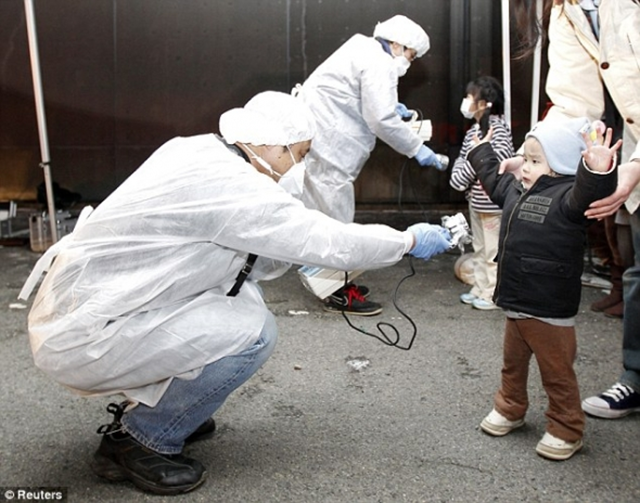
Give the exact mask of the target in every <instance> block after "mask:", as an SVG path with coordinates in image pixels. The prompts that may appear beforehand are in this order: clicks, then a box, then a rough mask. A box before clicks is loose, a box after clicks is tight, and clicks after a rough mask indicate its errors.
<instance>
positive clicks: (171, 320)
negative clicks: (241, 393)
mask: <svg viewBox="0 0 640 503" xmlns="http://www.w3.org/2000/svg"><path fill="white" fill-rule="evenodd" d="M312 130H313V121H312V119H311V118H310V115H309V112H308V109H307V108H306V107H305V106H304V104H303V103H302V102H301V101H300V100H297V99H295V98H293V97H291V96H289V95H287V94H283V93H276V92H265V93H261V94H259V95H257V96H255V97H254V98H253V99H252V100H250V101H249V102H248V103H247V105H246V106H245V107H244V108H237V109H233V110H230V111H228V112H226V113H225V114H223V115H222V116H221V118H220V132H221V134H222V135H223V136H224V139H223V138H221V137H218V136H216V135H214V134H205V135H200V136H194V137H188V138H175V139H173V140H171V141H169V142H167V143H166V144H165V145H163V146H162V147H160V148H159V149H158V150H157V151H156V152H155V153H154V154H153V155H152V156H151V157H150V158H149V159H148V160H147V161H146V162H145V163H144V164H143V165H142V166H141V167H140V168H139V169H138V170H137V171H136V172H135V173H133V174H132V175H131V176H130V177H129V178H128V179H127V180H126V181H125V182H124V183H123V184H122V185H121V186H120V187H119V188H118V189H117V190H116V191H115V192H114V193H113V194H111V195H110V196H109V197H108V198H107V199H106V200H105V201H104V202H103V203H102V204H100V205H99V206H98V207H97V208H96V209H95V210H94V211H93V212H92V213H90V215H89V216H86V213H85V214H84V215H82V216H81V219H80V220H79V222H78V224H77V226H76V229H75V230H74V232H73V233H72V234H70V235H68V236H65V237H64V238H63V239H62V240H60V241H59V242H58V243H57V244H56V245H54V246H53V247H51V248H50V249H49V250H48V251H47V253H45V255H44V256H43V257H42V258H41V259H40V261H39V262H38V264H37V265H36V268H35V269H34V272H33V273H32V275H31V276H30V278H29V280H28V281H27V283H26V285H25V287H24V288H23V291H22V292H21V293H20V296H21V298H27V297H28V296H29V293H30V290H31V289H32V288H33V285H34V284H35V281H37V278H38V277H39V275H40V273H41V272H42V271H44V270H46V269H47V268H48V267H49V266H51V267H50V270H49V271H48V273H47V275H46V276H45V278H44V280H43V283H42V285H41V287H40V289H39V291H38V293H37V296H36V298H35V300H34V303H33V307H32V309H31V312H30V314H29V336H30V342H31V348H32V351H33V355H34V360H35V363H36V365H37V366H38V367H40V368H41V369H42V370H43V371H45V372H46V373H47V374H49V375H50V376H51V377H52V378H53V379H55V380H56V381H58V382H59V383H61V384H63V385H65V386H67V387H69V388H70V389H72V390H74V391H76V392H77V393H80V394H83V395H111V394H117V393H118V394H123V395H124V396H125V397H126V401H125V402H123V403H121V404H119V405H117V404H111V405H110V406H109V408H108V410H109V411H110V412H112V413H114V416H115V418H114V421H113V422H112V423H111V424H109V425H105V426H103V427H101V428H100V430H99V432H100V433H103V434H104V435H103V437H102V441H101V444H100V447H99V448H98V450H97V452H96V454H95V456H94V461H93V465H92V467H93V469H94V471H95V472H96V473H97V474H98V475H100V476H101V477H104V478H106V479H109V480H113V481H121V480H130V481H132V482H133V483H134V484H136V485H137V486H139V487H140V488H142V489H144V490H147V491H151V492H154V493H160V494H177V493H181V492H186V491H189V490H191V489H193V488H195V487H197V486H198V485H200V484H201V483H202V482H203V481H204V479H205V475H206V472H205V468H204V467H203V465H202V464H201V463H199V462H198V461H196V460H194V459H190V458H188V457H186V456H184V455H183V454H182V449H183V447H184V445H185V442H191V441H193V440H198V439H202V438H203V437H205V436H207V435H211V434H212V433H213V430H214V429H215V422H214V420H213V419H212V418H211V416H212V414H213V413H214V412H216V410H218V408H219V407H220V406H221V405H222V404H223V403H224V401H225V400H226V398H227V397H228V396H229V394H230V393H231V392H232V391H233V390H235V389H236V388H237V387H238V386H240V385H241V384H242V383H243V382H245V381H246V380H247V379H248V378H249V377H251V375H253V374H254V373H255V372H256V371H257V370H258V368H259V367H260V366H261V365H262V364H263V363H264V362H265V361H266V360H267V358H268V357H269V356H270V355H271V353H272V351H273V349H274V346H275V342H276V335H277V329H276V325H275V319H274V317H273V315H272V314H271V313H270V312H269V310H268V309H267V307H266V305H265V303H264V301H263V299H262V295H261V290H260V288H259V287H258V286H257V283H256V281H258V280H266V279H272V278H275V277H278V276H280V275H282V274H283V273H284V272H285V271H286V270H287V268H288V267H289V265H290V264H289V263H291V262H295V263H299V264H312V265H318V266H323V267H333V268H337V269H351V268H355V267H365V268H377V267H384V266H389V265H392V264H394V263H396V262H397V261H399V260H400V259H401V258H402V256H403V255H404V254H405V253H411V254H412V255H414V256H417V257H420V258H424V259H427V258H429V257H431V256H432V255H433V254H435V253H440V252H443V251H444V250H446V249H447V248H448V246H449V241H448V239H449V235H448V231H446V230H445V229H443V228H442V227H439V226H434V225H429V224H415V225H413V226H411V227H410V228H409V229H407V231H405V232H400V231H397V230H394V229H392V228H390V227H386V226H382V225H356V224H344V223H342V222H339V221H336V220H333V219H331V218H330V217H328V216H326V215H323V214H322V213H320V212H317V211H311V210H307V209H305V208H304V206H303V204H302V203H301V202H300V201H299V200H296V199H295V198H294V197H292V195H291V194H290V193H288V192H292V193H295V192H297V191H298V190H299V189H300V188H301V187H302V185H301V182H302V179H301V176H300V175H304V166H303V165H302V164H301V163H302V161H303V158H304V157H305V155H306V154H307V152H308V150H309V145H310V140H311V138H312V133H313V131H312ZM225 140H226V141H225ZM252 254H259V255H260V257H259V258H258V259H257V261H255V265H254V266H253V270H251V264H252V263H253V262H254V260H255V255H252ZM54 257H55V262H53V264H52V265H51V261H52V260H53V258H54ZM247 264H248V266H247ZM249 272H250V274H249ZM245 280H246V281H245Z"/></svg>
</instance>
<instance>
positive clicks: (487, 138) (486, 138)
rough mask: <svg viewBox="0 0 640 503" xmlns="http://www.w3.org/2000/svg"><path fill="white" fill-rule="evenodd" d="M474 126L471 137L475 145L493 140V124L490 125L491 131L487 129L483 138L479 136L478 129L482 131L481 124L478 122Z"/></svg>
mask: <svg viewBox="0 0 640 503" xmlns="http://www.w3.org/2000/svg"><path fill="white" fill-rule="evenodd" d="M474 127H475V131H474V133H473V136H472V137H471V142H472V143H473V146H474V147H475V146H477V145H480V144H481V143H489V142H490V141H491V137H492V136H493V126H489V131H487V134H486V135H484V138H482V140H481V139H480V138H478V131H480V126H479V125H478V124H476V125H475V126H474Z"/></svg>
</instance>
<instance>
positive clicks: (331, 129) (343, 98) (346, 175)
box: [294, 15, 446, 315]
mask: <svg viewBox="0 0 640 503" xmlns="http://www.w3.org/2000/svg"><path fill="white" fill-rule="evenodd" d="M428 50H429V36H428V35H427V34H426V33H425V31H424V30H423V29H422V28H421V27H420V26H419V25H418V24H416V23H414V22H413V21H411V20H410V19H409V18H407V17H405V16H401V15H397V16H394V17H392V18H391V19H388V20H387V21H384V22H382V23H378V24H377V25H376V27H375V29H374V31H373V37H368V36H365V35H362V34H356V35H354V36H352V37H351V38H350V39H349V40H347V41H346V42H345V43H344V44H343V45H342V46H341V47H340V48H338V50H336V51H335V52H334V53H333V54H332V55H331V56H329V57H328V58H327V60H326V61H324V62H323V63H322V64H321V65H320V66H319V67H318V68H317V69H316V70H315V71H314V72H313V73H312V74H311V75H310V76H309V78H308V79H307V80H306V81H305V82H304V84H303V85H302V86H298V87H297V89H295V90H294V93H295V94H297V95H298V96H299V97H301V98H302V99H303V100H304V102H305V103H306V104H307V105H308V106H309V108H310V109H311V111H312V113H313V115H314V117H315V119H316V123H317V134H316V136H315V138H314V140H313V144H312V146H311V150H310V151H309V155H308V156H307V158H306V165H307V176H306V180H305V192H304V194H303V198H302V200H303V202H304V203H305V205H306V206H307V207H310V208H316V209H318V210H320V211H322V212H323V213H325V214H327V215H330V216H331V217H333V218H335V219H337V220H340V221H342V222H353V219H354V213H355V196H354V189H353V183H354V181H355V180H356V178H357V177H358V175H359V174H360V171H361V170H362V167H363V166H364V164H365V162H366V161H367V159H368V158H369V155H370V154H371V152H372V151H373V149H374V147H375V144H376V138H380V139H381V140H382V141H384V142H385V143H387V144H388V145H389V146H390V147H391V148H393V149H394V150H396V151H397V152H399V153H400V154H403V155H406V156H407V157H410V158H415V159H416V160H417V161H418V162H419V163H420V165H422V166H435V167H437V168H438V169H446V165H445V166H444V167H443V165H442V164H441V160H440V159H441V158H440V159H439V157H438V155H437V154H435V153H434V152H433V151H432V150H431V149H430V148H429V147H427V146H426V145H424V144H423V140H422V139H421V137H420V136H419V135H418V134H417V133H415V132H414V131H412V129H411V127H410V126H409V125H408V124H407V123H406V122H403V120H402V118H403V117H404V118H407V115H408V117H411V113H412V112H410V111H408V110H407V107H406V106H404V105H403V104H401V103H398V79H399V78H400V77H402V76H403V75H404V74H405V73H406V72H407V70H408V68H409V66H410V65H411V62H412V61H413V60H415V59H416V58H419V57H422V56H423V55H424V54H425V53H426V52H427V51H428ZM367 292H368V288H366V287H360V289H359V288H358V287H357V286H355V285H348V286H347V287H346V288H341V289H340V290H339V291H337V292H335V293H334V294H333V295H331V296H330V297H328V299H327V300H326V301H325V304H324V306H325V309H326V310H328V311H334V312H341V311H345V312H348V313H352V314H359V315H374V314H378V313H380V312H381V311H382V309H381V306H380V304H378V303H375V302H371V301H367V300H365V298H364V295H366V293H367Z"/></svg>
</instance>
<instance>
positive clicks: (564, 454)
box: [536, 440, 583, 461]
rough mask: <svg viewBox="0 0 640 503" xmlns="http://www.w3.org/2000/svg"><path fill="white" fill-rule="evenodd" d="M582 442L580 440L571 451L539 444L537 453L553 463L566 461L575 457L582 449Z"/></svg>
mask: <svg viewBox="0 0 640 503" xmlns="http://www.w3.org/2000/svg"><path fill="white" fill-rule="evenodd" d="M582 445H583V444H582V440H579V441H578V443H577V444H576V445H575V446H574V447H573V448H572V449H570V450H568V451H567V450H564V449H563V450H559V449H556V448H555V447H551V446H550V445H546V444H543V443H541V442H538V445H537V446H536V452H537V453H538V455H540V456H542V457H543V458H546V459H551V460H553V461H564V460H566V459H569V458H570V457H571V456H573V455H574V454H575V453H576V452H578V451H579V450H580V449H582Z"/></svg>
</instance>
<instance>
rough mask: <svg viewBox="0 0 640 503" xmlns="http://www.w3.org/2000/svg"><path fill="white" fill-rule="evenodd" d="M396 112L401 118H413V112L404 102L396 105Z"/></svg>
mask: <svg viewBox="0 0 640 503" xmlns="http://www.w3.org/2000/svg"><path fill="white" fill-rule="evenodd" d="M396 113H397V114H398V115H399V116H400V118H401V119H411V117H413V112H412V111H411V110H409V109H408V108H407V107H406V106H405V105H403V104H402V103H398V104H397V105H396Z"/></svg>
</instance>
